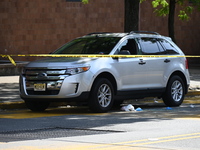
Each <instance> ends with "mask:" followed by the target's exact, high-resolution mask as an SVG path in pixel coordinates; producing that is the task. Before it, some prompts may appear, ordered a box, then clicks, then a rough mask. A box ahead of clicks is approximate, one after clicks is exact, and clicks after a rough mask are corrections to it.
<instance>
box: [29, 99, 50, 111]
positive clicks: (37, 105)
mask: <svg viewBox="0 0 200 150" xmlns="http://www.w3.org/2000/svg"><path fill="white" fill-rule="evenodd" d="M25 104H26V107H27V108H28V109H30V110H32V111H35V112H39V111H44V110H45V109H47V108H48V106H49V104H50V103H49V102H40V101H25Z"/></svg>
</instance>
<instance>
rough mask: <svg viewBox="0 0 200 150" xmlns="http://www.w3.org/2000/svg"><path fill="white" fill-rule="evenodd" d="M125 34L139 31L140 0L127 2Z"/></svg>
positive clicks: (128, 0) (126, 0) (127, 0)
mask: <svg viewBox="0 0 200 150" xmlns="http://www.w3.org/2000/svg"><path fill="white" fill-rule="evenodd" d="M124 2H125V4H124V5H125V17H124V18H125V20H124V32H130V31H138V28H139V5H140V0H125V1H124Z"/></svg>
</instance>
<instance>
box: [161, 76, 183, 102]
mask: <svg viewBox="0 0 200 150" xmlns="http://www.w3.org/2000/svg"><path fill="white" fill-rule="evenodd" d="M184 95H185V86H184V82H183V80H182V79H181V78H180V77H179V76H177V75H175V76H172V77H171V78H170V80H169V82H168V84H167V89H166V92H165V93H164V96H163V101H164V103H165V104H166V105H167V106H179V105H181V104H182V102H183V99H184Z"/></svg>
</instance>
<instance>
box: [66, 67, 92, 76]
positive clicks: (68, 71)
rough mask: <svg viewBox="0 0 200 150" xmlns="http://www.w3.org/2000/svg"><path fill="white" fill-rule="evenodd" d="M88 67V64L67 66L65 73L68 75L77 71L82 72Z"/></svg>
mask: <svg viewBox="0 0 200 150" xmlns="http://www.w3.org/2000/svg"><path fill="white" fill-rule="evenodd" d="M89 69H90V67H89V66H87V67H76V68H67V69H66V71H65V74H68V75H74V74H78V73H82V72H85V71H88V70H89Z"/></svg>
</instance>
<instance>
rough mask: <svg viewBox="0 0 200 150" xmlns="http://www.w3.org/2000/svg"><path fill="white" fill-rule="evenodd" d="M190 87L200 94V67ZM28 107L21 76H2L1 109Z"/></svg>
mask: <svg viewBox="0 0 200 150" xmlns="http://www.w3.org/2000/svg"><path fill="white" fill-rule="evenodd" d="M189 72H190V79H191V83H190V87H189V92H188V94H187V95H186V96H200V67H194V68H191V69H189ZM21 108H26V107H25V104H24V101H23V100H22V99H21V98H20V96H19V76H0V109H21Z"/></svg>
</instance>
